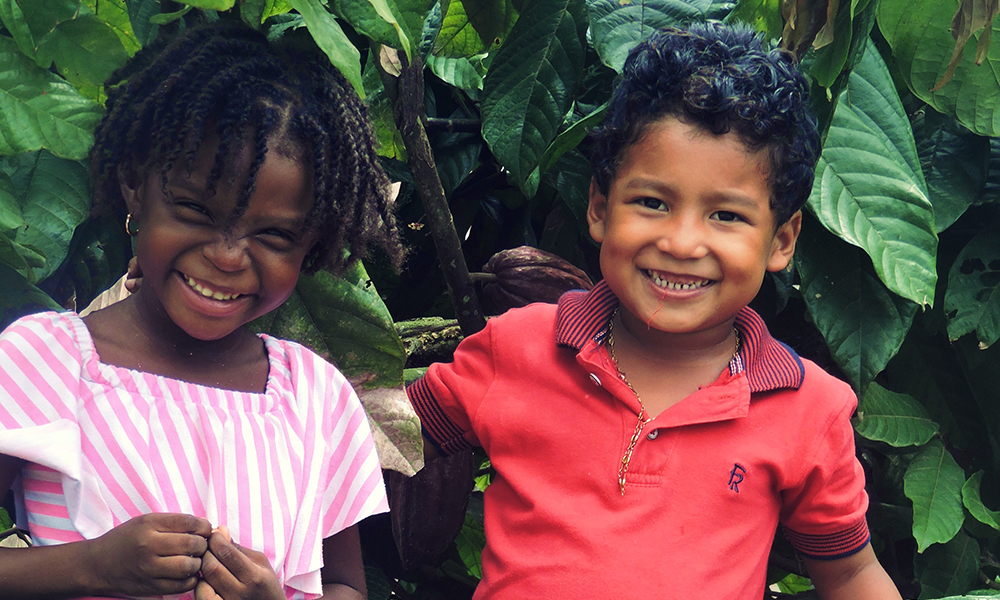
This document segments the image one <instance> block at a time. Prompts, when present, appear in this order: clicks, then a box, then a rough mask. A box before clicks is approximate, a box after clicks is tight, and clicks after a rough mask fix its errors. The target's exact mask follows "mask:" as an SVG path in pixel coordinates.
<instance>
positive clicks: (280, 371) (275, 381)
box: [257, 333, 350, 395]
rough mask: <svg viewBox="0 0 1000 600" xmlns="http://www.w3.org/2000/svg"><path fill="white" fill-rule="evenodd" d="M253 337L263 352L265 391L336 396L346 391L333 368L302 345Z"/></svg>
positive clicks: (337, 371)
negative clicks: (266, 364) (266, 383)
mask: <svg viewBox="0 0 1000 600" xmlns="http://www.w3.org/2000/svg"><path fill="white" fill-rule="evenodd" d="M257 335H259V336H260V338H261V339H263V340H264V347H265V348H266V349H267V359H268V369H269V371H270V373H269V375H268V387H269V388H271V387H276V388H285V389H289V390H292V391H293V392H295V393H297V394H298V393H302V392H304V391H309V392H316V391H323V390H330V393H337V392H339V391H340V390H341V389H342V388H344V387H350V383H349V382H348V381H347V378H346V377H344V375H343V373H341V372H340V370H339V369H337V367H335V366H334V365H333V364H331V363H330V362H329V361H328V360H326V359H325V358H323V357H322V356H320V355H319V354H317V353H316V352H314V351H312V350H310V349H309V348H307V347H305V346H303V345H302V344H300V343H298V342H294V341H292V340H286V339H282V338H277V337H273V336H271V335H268V334H266V333H260V334H257ZM310 395H313V394H312V393H310Z"/></svg>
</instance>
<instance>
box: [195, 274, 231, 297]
mask: <svg viewBox="0 0 1000 600" xmlns="http://www.w3.org/2000/svg"><path fill="white" fill-rule="evenodd" d="M184 280H185V281H187V284H188V285H189V286H191V287H192V288H193V289H194V291H196V292H198V293H199V294H201V295H202V296H205V297H206V298H213V299H215V300H235V299H236V298H238V297H239V294H223V293H222V292H213V291H212V290H210V289H208V288H206V287H202V286H201V285H199V284H198V282H196V281H195V280H194V279H191V278H190V277H187V276H185V277H184Z"/></svg>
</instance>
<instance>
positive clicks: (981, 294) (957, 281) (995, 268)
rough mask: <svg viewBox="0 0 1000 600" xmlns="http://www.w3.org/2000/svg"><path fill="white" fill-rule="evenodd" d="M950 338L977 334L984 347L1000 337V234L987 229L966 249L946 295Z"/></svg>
mask: <svg viewBox="0 0 1000 600" xmlns="http://www.w3.org/2000/svg"><path fill="white" fill-rule="evenodd" d="M944 311H945V314H946V315H947V317H948V337H949V338H951V339H952V340H957V339H958V338H960V337H962V336H963V335H965V334H967V333H971V332H972V331H975V332H976V336H977V337H978V338H979V343H980V347H981V348H987V347H989V346H991V345H992V344H993V343H994V342H996V341H997V338H1000V231H997V230H996V229H995V228H989V227H988V228H986V229H984V230H983V231H981V232H980V233H979V234H978V235H976V237H974V238H972V240H971V241H970V242H969V243H968V245H966V246H965V248H963V249H962V252H960V253H959V255H958V258H956V259H955V263H954V264H953V265H952V266H951V271H950V272H949V273H948V291H947V292H946V293H945V295H944Z"/></svg>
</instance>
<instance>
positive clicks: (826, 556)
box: [784, 518, 871, 560]
mask: <svg viewBox="0 0 1000 600" xmlns="http://www.w3.org/2000/svg"><path fill="white" fill-rule="evenodd" d="M784 531H785V538H786V539H787V540H788V541H789V543H791V544H792V546H793V547H794V548H795V549H796V550H797V551H798V552H799V554H801V555H802V556H805V557H807V558H813V559H817V560H835V559H838V558H846V557H848V556H850V555H852V554H855V553H857V552H860V551H861V549H863V548H864V547H865V546H867V545H868V542H869V541H870V540H871V534H870V533H869V532H868V521H866V520H865V519H864V518H861V519H860V520H859V521H858V522H857V523H855V524H854V525H852V526H851V527H850V528H848V529H845V530H843V531H838V532H837V533H830V534H826V535H810V534H806V533H798V532H797V531H792V530H791V529H789V528H787V527H785V528H784Z"/></svg>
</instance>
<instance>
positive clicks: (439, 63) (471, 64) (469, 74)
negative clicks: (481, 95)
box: [427, 54, 486, 90]
mask: <svg viewBox="0 0 1000 600" xmlns="http://www.w3.org/2000/svg"><path fill="white" fill-rule="evenodd" d="M427 66H428V67H429V68H430V70H431V72H432V73H434V74H435V75H437V76H438V77H439V78H440V79H441V80H442V81H444V82H445V83H447V84H448V85H453V86H455V87H457V88H458V89H460V90H481V89H483V76H484V75H486V68H485V67H484V66H483V59H482V58H481V57H478V56H473V57H472V58H466V57H464V56H462V57H459V58H447V57H443V56H434V55H433V54H431V55H429V56H428V57H427Z"/></svg>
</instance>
